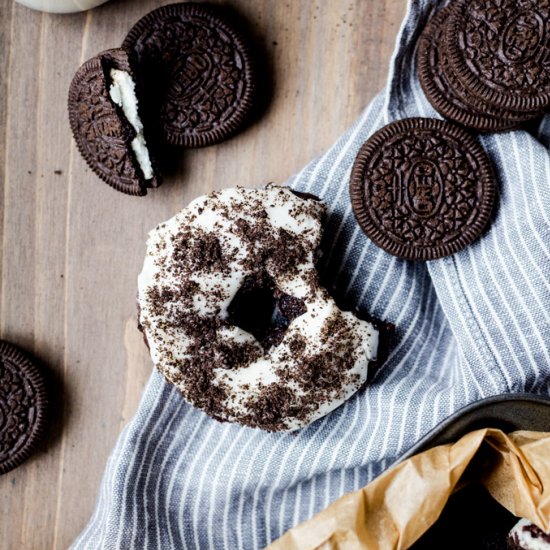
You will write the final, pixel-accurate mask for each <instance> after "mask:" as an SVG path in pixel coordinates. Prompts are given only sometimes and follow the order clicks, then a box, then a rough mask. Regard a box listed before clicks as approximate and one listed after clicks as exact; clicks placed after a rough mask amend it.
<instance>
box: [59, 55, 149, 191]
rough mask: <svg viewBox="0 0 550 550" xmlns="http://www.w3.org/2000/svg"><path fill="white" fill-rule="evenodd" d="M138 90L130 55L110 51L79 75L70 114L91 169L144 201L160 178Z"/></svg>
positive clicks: (71, 91)
mask: <svg viewBox="0 0 550 550" xmlns="http://www.w3.org/2000/svg"><path fill="white" fill-rule="evenodd" d="M138 90H139V85H138V81H137V78H136V76H135V73H134V71H133V70H132V64H131V62H130V58H129V56H128V53H127V52H126V51H125V50H123V49H114V50H107V51H105V52H102V53H100V54H98V55H97V56H95V57H94V58H92V59H90V60H89V61H87V62H86V63H84V64H83V65H82V66H81V67H80V68H79V69H78V71H77V72H76V74H75V76H74V78H73V80H72V82H71V86H70V88H69V101H68V108H69V121H70V124H71V129H72V132H73V135H74V138H75V141H76V144H77V147H78V149H79V151H80V153H81V154H82V156H83V157H84V159H85V160H86V162H87V163H88V165H89V166H90V168H91V169H92V170H93V171H94V172H95V173H96V174H97V175H98V176H99V177H100V178H101V179H102V180H104V181H105V182H106V183H108V184H109V185H110V186H112V187H114V188H115V189H117V190H118V191H121V192H123V193H127V194H129V195H140V196H141V195H145V194H146V193H147V189H148V188H150V187H158V186H159V185H160V176H159V175H158V171H157V168H156V163H155V160H154V158H153V154H152V151H151V148H150V146H149V144H150V143H149V142H150V140H149V139H148V134H146V131H145V130H144V127H143V123H142V107H141V104H140V102H139V101H138V96H139V95H140V94H139V91H138Z"/></svg>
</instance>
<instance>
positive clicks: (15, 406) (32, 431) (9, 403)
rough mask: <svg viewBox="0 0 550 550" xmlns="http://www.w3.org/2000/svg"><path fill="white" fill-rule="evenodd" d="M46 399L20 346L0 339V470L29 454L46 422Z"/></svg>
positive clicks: (41, 382)
mask: <svg viewBox="0 0 550 550" xmlns="http://www.w3.org/2000/svg"><path fill="white" fill-rule="evenodd" d="M47 403H48V400H47V395H46V389H45V382H44V378H43V376H42V374H41V373H40V370H39V369H38V368H37V366H36V365H35V364H34V363H33V361H32V360H31V359H30V358H29V357H28V356H27V355H26V354H25V353H24V352H23V351H22V350H20V349H19V348H18V347H16V346H14V345H13V344H10V343H8V342H5V341H3V340H0V474H5V473H6V472H9V471H10V470H13V469H14V468H16V467H17V466H19V465H20V464H21V463H22V462H23V461H24V460H26V459H27V458H28V456H29V455H30V453H31V451H32V450H33V448H34V447H35V445H36V443H37V442H38V441H39V439H40V437H41V435H42V433H43V431H44V428H45V425H46V412H47Z"/></svg>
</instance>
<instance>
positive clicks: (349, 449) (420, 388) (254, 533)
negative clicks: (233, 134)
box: [74, 0, 550, 549]
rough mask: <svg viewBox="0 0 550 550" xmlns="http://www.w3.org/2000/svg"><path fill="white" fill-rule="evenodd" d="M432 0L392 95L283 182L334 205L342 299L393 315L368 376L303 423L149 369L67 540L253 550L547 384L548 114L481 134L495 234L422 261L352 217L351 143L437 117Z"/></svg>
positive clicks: (410, 29)
mask: <svg viewBox="0 0 550 550" xmlns="http://www.w3.org/2000/svg"><path fill="white" fill-rule="evenodd" d="M439 4H440V3H439V2H437V1H436V0H412V1H411V3H410V5H409V11H408V15H407V19H406V21H405V23H404V25H403V27H402V29H401V32H400V35H399V38H398V44H397V49H396V53H395V54H394V57H393V60H392V67H391V71H390V79H389V83H388V87H387V90H386V91H385V92H384V93H382V94H381V95H380V96H378V97H377V98H376V99H375V100H374V101H373V102H372V104H371V105H370V106H369V107H368V108H367V110H366V111H365V112H364V113H363V114H362V115H361V117H360V118H359V120H358V121H357V122H356V123H355V125H354V126H353V127H352V128H351V129H350V130H349V131H348V132H347V133H346V134H345V135H344V136H342V137H341V138H340V139H339V140H338V141H337V142H336V143H335V145H334V146H333V147H332V148H331V149H330V150H329V151H328V152H327V153H326V154H325V155H324V156H322V157H321V158H319V159H317V160H315V161H313V162H312V163H311V164H310V165H309V166H307V167H306V168H305V169H304V170H303V171H302V172H301V173H300V174H298V175H297V176H296V177H295V178H293V179H292V180H291V181H290V182H289V183H290V184H291V185H292V186H293V187H295V188H297V189H300V190H303V191H307V192H311V193H314V194H317V195H320V196H321V197H322V198H323V199H324V201H325V202H326V204H327V205H328V206H329V208H330V216H329V220H328V225H327V227H326V230H325V231H326V235H327V241H330V242H327V243H326V246H325V249H326V250H325V256H324V258H325V260H324V266H323V270H324V272H325V278H326V279H327V280H328V281H330V282H331V284H332V286H333V290H334V293H335V295H336V296H339V297H340V298H346V299H347V300H348V301H352V302H355V303H358V304H360V306H361V307H363V308H364V309H365V310H366V311H368V312H370V313H371V314H372V315H374V316H375V317H377V318H379V319H383V320H386V321H389V322H392V323H394V324H395V325H396V327H397V330H396V338H395V342H394V345H393V347H392V349H391V353H390V356H389V359H388V360H387V361H386V362H385V364H384V365H383V366H382V367H381V368H380V369H379V370H378V371H377V373H376V375H375V376H374V379H373V380H372V381H371V383H370V385H369V386H368V387H367V388H365V389H364V390H362V391H360V392H359V393H358V394H357V395H356V396H355V397H353V398H352V399H350V400H349V401H348V402H347V403H345V405H343V406H342V407H340V408H339V409H337V410H336V411H335V412H333V413H332V414H330V415H328V416H327V417H325V418H323V419H321V420H319V421H317V422H315V423H314V424H312V425H311V426H309V427H308V428H306V429H304V430H302V431H300V432H298V433H297V434H269V433H264V432H261V431H258V430H252V429H248V428H242V427H239V426H234V425H229V424H219V423H217V422H215V421H214V420H211V419H210V418H208V417H207V416H205V415H204V414H203V413H201V412H199V411H197V410H195V409H193V408H192V407H190V406H189V405H187V404H186V403H185V402H184V401H183V399H182V398H181V397H180V395H179V394H178V393H177V392H176V390H175V389H174V388H173V387H171V386H169V385H168V384H166V383H165V382H164V379H163V378H162V376H161V375H159V374H156V373H155V374H153V375H152V376H151V379H150V381H149V383H148V385H147V388H146V389H145V393H144V395H143V398H142V401H141V405H140V407H139V410H138V413H137V415H136V416H135V418H134V419H133V420H132V421H131V422H130V424H129V425H128V426H127V427H126V429H125V430H124V432H123V433H122V435H121V436H120V439H119V441H118V443H117V445H116V447H115V449H114V451H113V453H112V455H111V457H110V459H109V462H108V465H107V470H106V473H105V477H104V479H103V482H102V485H101V491H100V495H99V500H98V503H97V507H96V510H95V513H94V515H93V517H92V519H91V521H90V523H89V525H88V526H87V528H86V529H85V531H84V532H83V533H82V534H81V536H80V537H79V539H78V540H77V541H76V543H75V544H74V548H78V549H84V548H90V549H91V548H93V549H95V548H109V549H114V548H117V549H118V548H146V549H172V548H190V549H191V548H193V549H199V548H200V549H205V548H222V549H240V548H246V549H256V548H262V547H264V546H266V545H267V544H268V543H269V542H270V541H272V540H274V539H275V538H277V537H279V536H280V535H281V534H282V533H283V532H284V531H286V530H287V529H289V528H290V527H292V526H294V525H296V524H297V523H299V522H300V521H302V520H305V519H307V518H310V517H311V516H312V515H313V514H315V513H316V512H318V511H319V510H321V509H322V508H324V507H326V506H327V505H328V504H329V503H330V502H332V501H333V500H335V499H336V498H338V497H339V496H341V495H342V494H344V493H346V492H348V491H352V490H355V489H357V488H359V487H360V486H363V485H365V484H366V483H368V482H369V481H370V480H371V479H373V478H374V477H375V476H377V475H378V474H380V473H381V472H382V471H384V470H385V469H386V468H388V467H389V466H390V465H391V464H392V463H393V462H394V461H395V460H396V459H398V458H399V457H400V456H401V455H402V454H403V453H404V452H405V451H406V450H407V449H408V448H410V447H411V446H412V445H413V444H414V443H415V442H416V441H417V440H418V439H419V438H420V437H421V436H422V435H423V434H425V433H426V432H428V431H429V430H430V429H431V428H433V427H434V426H435V425H437V424H438V423H439V422H440V421H441V420H443V419H444V418H446V417H447V416H449V415H450V414H451V413H453V412H454V411H456V410H457V409H459V408H460V407H462V406H464V405H467V404H469V403H471V402H473V401H476V400H478V399H480V398H482V397H487V396H490V395H495V394H498V393H503V392H520V391H528V392H534V393H540V394H550V350H549V347H550V345H549V344H550V156H549V152H548V150H547V148H546V147H547V146H548V143H549V142H550V120H549V117H546V118H545V119H544V120H543V121H542V123H541V125H540V126H539V127H538V128H537V129H536V130H535V131H534V132H533V134H531V133H527V132H526V131H514V132H508V133H504V134H499V135H486V136H483V137H480V141H481V143H482V144H483V146H484V147H485V149H486V150H487V152H488V154H489V155H490V157H491V160H492V161H493V163H494V167H495V170H496V172H497V175H498V180H499V185H500V196H499V201H498V208H497V210H496V212H495V215H494V219H493V221H492V223H491V226H490V229H489V230H488V231H487V232H486V233H485V234H484V235H483V236H482V237H481V238H480V239H478V240H477V241H476V242H475V243H473V244H472V245H471V246H469V247H468V248H466V249H464V250H462V251H461V252H459V253H457V254H455V255H454V256H451V257H447V258H443V259H440V260H436V261H432V262H429V263H421V262H418V263H413V262H408V261H402V260H399V259H397V258H394V257H392V256H390V255H388V254H386V253H385V252H383V251H381V250H380V249H378V248H377V247H376V246H374V245H373V244H372V243H371V242H370V241H369V240H368V239H367V238H366V237H365V235H364V234H363V233H362V232H361V231H360V229H359V227H358V226H357V224H356V222H355V220H354V217H353V215H352V212H351V207H350V202H349V196H348V180H349V175H350V170H351V166H352V164H353V160H354V158H355V155H356V153H357V151H358V149H359V147H360V146H361V144H362V143H363V142H364V141H365V140H366V139H367V138H368V137H369V136H370V135H371V134H372V133H373V132H374V131H375V130H377V129H378V128H380V127H381V126H383V125H385V124H387V123H389V122H390V121H392V120H395V119H400V118H404V117H410V116H430V117H438V115H437V113H436V112H435V111H434V110H433V109H432V107H431V106H430V105H429V103H428V102H427V100H426V99H425V97H424V95H423V93H422V91H421V89H420V87H419V84H418V80H417V78H416V74H415V68H414V63H413V61H412V60H413V56H414V46H415V44H416V39H417V38H418V34H419V32H420V31H421V29H422V28H423V27H424V25H425V22H426V20H427V18H428V17H429V16H430V14H431V13H432V12H433V10H434V9H437V7H438V6H439Z"/></svg>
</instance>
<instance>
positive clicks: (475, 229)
mask: <svg viewBox="0 0 550 550" xmlns="http://www.w3.org/2000/svg"><path fill="white" fill-rule="evenodd" d="M350 195H351V203H352V207H353V211H354V214H355V217H356V219H357V221H358V223H359V225H360V226H361V228H362V229H363V231H364V232H365V233H366V234H367V236H368V237H369V238H370V239H371V240H372V241H373V242H374V243H375V244H377V245H378V246H380V247H381V248H383V249H384V250H386V251H387V252H389V253H390V254H394V255H395V256H399V257H401V258H407V259H410V260H433V259H436V258H441V257H442V256H447V255H449V254H453V253H455V252H457V251H458V250H460V249H462V248H464V247H465V246H466V245H468V244H470V243H471V242H472V241H474V240H475V239H476V238H477V237H479V236H480V234H481V233H482V231H483V229H484V228H485V226H486V225H487V222H488V221H489V218H490V216H491V212H492V209H493V204H494V201H495V195H496V181H495V176H494V174H493V170H492V168H491V164H490V161H489V159H488V157H487V155H486V153H485V151H484V150H483V148H482V147H481V145H480V144H479V143H478V142H477V141H476V140H475V138H473V137H472V136H471V135H470V134H469V133H468V132H466V131H465V130H463V129H462V128H460V127H459V126H456V125H455V124H451V123H449V122H445V121H442V120H435V119H429V118H408V119H403V120H399V121H397V122H393V123H391V124H388V125H387V126H384V127H383V128H382V129H381V130H379V131H378V132H376V133H375V134H374V135H373V136H372V137H371V138H370V139H368V140H367V141H366V142H365V143H364V145H363V146H362V147H361V149H360V150H359V153H358V155H357V158H356V159H355V163H354V165H353V169H352V173H351V181H350Z"/></svg>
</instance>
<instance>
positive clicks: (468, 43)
mask: <svg viewBox="0 0 550 550" xmlns="http://www.w3.org/2000/svg"><path fill="white" fill-rule="evenodd" d="M445 33H446V44H447V54H448V58H449V64H450V66H451V67H452V69H453V71H454V73H455V74H456V75H457V77H458V79H459V80H460V82H461V83H462V84H463V85H464V86H465V88H466V89H468V90H469V91H470V93H471V94H473V95H474V96H475V97H478V98H480V100H482V101H484V102H485V103H487V104H490V105H493V106H497V107H501V108H504V109H506V110H513V111H519V112H529V113H533V112H537V111H538V112H540V111H543V110H545V109H547V108H548V106H549V105H550V41H549V40H548V36H549V35H550V3H549V2H547V1H540V0H521V1H518V0H456V1H455V3H454V4H453V9H452V10H451V12H450V14H449V19H448V22H447V25H446V30H445Z"/></svg>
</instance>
